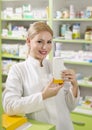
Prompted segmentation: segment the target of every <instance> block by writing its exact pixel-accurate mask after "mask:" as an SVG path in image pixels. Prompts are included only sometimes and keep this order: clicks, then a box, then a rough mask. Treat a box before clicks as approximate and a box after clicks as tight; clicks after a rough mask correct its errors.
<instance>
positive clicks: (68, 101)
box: [3, 57, 79, 130]
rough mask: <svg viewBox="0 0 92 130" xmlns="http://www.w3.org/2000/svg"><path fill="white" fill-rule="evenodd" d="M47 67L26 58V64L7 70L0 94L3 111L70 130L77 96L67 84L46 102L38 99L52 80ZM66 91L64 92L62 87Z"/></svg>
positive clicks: (49, 66) (71, 129)
mask: <svg viewBox="0 0 92 130" xmlns="http://www.w3.org/2000/svg"><path fill="white" fill-rule="evenodd" d="M51 68H52V67H51V64H50V62H49V61H48V60H46V59H45V60H44V61H43V67H40V64H39V61H38V60H36V59H34V58H33V57H28V58H27V59H26V61H24V62H21V63H18V64H15V65H13V66H12V67H11V69H10V71H9V74H8V78H7V81H6V88H5V90H4V92H3V108H4V110H5V112H6V113H8V114H9V115H19V114H26V115H27V116H28V118H32V119H35V120H38V121H42V122H47V123H51V124H54V125H56V130H73V126H72V121H71V119H70V115H69V114H70V111H71V110H73V109H74V108H75V106H76V105H77V102H78V98H79V94H78V97H77V98H75V97H74V96H73V94H72V91H71V84H70V83H67V84H65V85H64V87H63V88H61V90H60V91H59V93H58V94H57V95H56V96H54V97H51V98H48V99H46V100H43V99H42V93H41V91H42V90H43V88H44V87H46V84H47V83H48V81H49V80H50V79H51V77H52V69H51ZM66 85H67V87H68V88H69V89H65V86H66ZM69 86H70V87H69Z"/></svg>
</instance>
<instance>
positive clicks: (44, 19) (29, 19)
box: [1, 18, 48, 21]
mask: <svg viewBox="0 0 92 130" xmlns="http://www.w3.org/2000/svg"><path fill="white" fill-rule="evenodd" d="M1 20H2V21H48V19H47V18H41V19H36V18H12V19H11V18H1Z"/></svg>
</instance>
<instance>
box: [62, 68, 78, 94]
mask: <svg viewBox="0 0 92 130" xmlns="http://www.w3.org/2000/svg"><path fill="white" fill-rule="evenodd" d="M62 78H63V80H64V81H69V82H71V84H72V86H73V87H72V92H73V95H74V97H77V95H78V83H77V80H76V74H75V72H74V70H71V69H69V70H64V71H63V72H62Z"/></svg>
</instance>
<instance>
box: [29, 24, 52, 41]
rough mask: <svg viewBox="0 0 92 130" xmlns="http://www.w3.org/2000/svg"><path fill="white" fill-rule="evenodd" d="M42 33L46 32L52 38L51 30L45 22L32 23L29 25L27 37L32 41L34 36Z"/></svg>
mask: <svg viewBox="0 0 92 130" xmlns="http://www.w3.org/2000/svg"><path fill="white" fill-rule="evenodd" d="M42 31H48V32H49V33H50V34H51V35H52V37H53V31H52V29H51V28H50V26H49V25H48V24H46V23H45V22H34V23H33V24H31V25H30V27H29V29H28V37H29V38H31V39H32V38H34V37H35V35H37V34H39V33H40V32H42Z"/></svg>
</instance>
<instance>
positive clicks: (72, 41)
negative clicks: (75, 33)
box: [53, 37, 92, 44]
mask: <svg viewBox="0 0 92 130" xmlns="http://www.w3.org/2000/svg"><path fill="white" fill-rule="evenodd" d="M53 41H55V42H64V43H85V44H86V43H89V44H92V41H88V40H84V39H72V40H66V39H64V38H61V37H58V38H54V39H53Z"/></svg>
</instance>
